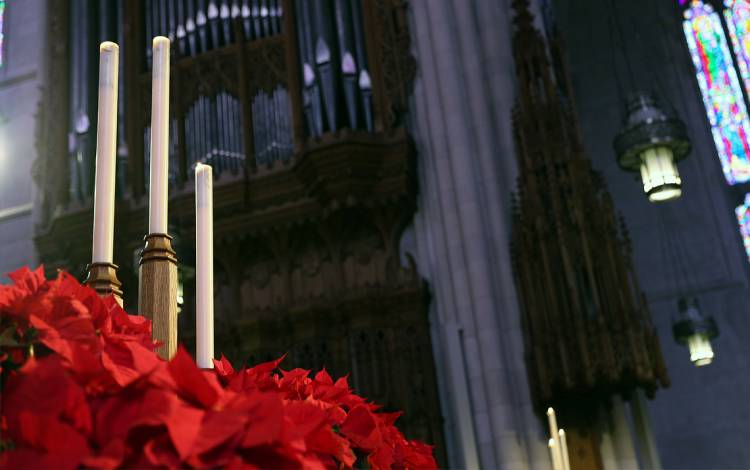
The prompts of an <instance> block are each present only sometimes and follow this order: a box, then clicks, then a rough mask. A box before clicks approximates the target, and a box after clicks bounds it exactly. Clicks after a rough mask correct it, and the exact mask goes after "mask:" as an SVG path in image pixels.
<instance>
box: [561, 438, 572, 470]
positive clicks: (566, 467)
mask: <svg viewBox="0 0 750 470" xmlns="http://www.w3.org/2000/svg"><path fill="white" fill-rule="evenodd" d="M558 436H559V437H560V452H561V453H562V467H563V470H570V456H569V455H568V440H567V438H566V437H565V431H564V430H563V429H560V431H558Z"/></svg>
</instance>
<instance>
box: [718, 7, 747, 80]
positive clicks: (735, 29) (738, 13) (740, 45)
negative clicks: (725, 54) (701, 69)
mask: <svg viewBox="0 0 750 470" xmlns="http://www.w3.org/2000/svg"><path fill="white" fill-rule="evenodd" d="M724 6H725V7H726V9H725V10H724V18H725V19H726V20H727V21H726V23H727V29H728V30H729V37H730V38H731V39H732V47H733V48H734V54H735V56H736V57H737V65H739V69H740V75H741V76H742V81H743V82H745V90H747V91H748V93H750V2H748V0H725V1H724Z"/></svg>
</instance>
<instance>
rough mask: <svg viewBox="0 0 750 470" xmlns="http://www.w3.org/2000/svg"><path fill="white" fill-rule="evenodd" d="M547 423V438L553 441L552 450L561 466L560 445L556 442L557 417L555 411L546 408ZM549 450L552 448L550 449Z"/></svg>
mask: <svg viewBox="0 0 750 470" xmlns="http://www.w3.org/2000/svg"><path fill="white" fill-rule="evenodd" d="M547 421H548V422H549V437H550V439H551V440H553V441H555V447H554V450H555V453H556V456H557V461H558V462H560V465H562V452H561V451H560V444H559V442H558V438H559V436H558V429H557V416H555V410H554V409H552V408H551V407H550V408H547ZM550 449H553V448H552V447H550Z"/></svg>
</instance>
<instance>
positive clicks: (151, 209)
mask: <svg viewBox="0 0 750 470" xmlns="http://www.w3.org/2000/svg"><path fill="white" fill-rule="evenodd" d="M152 71H153V74H152V80H151V181H150V183H149V189H150V194H149V196H150V197H149V204H148V214H149V216H148V231H149V233H167V197H168V196H167V188H168V183H169V180H168V171H169V39H167V38H165V37H163V36H157V37H155V38H154V42H153V65H152Z"/></svg>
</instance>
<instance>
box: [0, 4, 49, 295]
mask: <svg viewBox="0 0 750 470" xmlns="http://www.w3.org/2000/svg"><path fill="white" fill-rule="evenodd" d="M3 26H4V31H3V33H4V36H5V38H4V44H3V48H4V51H3V54H4V63H3V65H2V66H0V282H7V278H6V277H5V276H4V274H5V273H6V272H8V271H12V270H14V269H16V268H18V267H20V266H23V265H27V264H28V265H34V263H35V258H36V256H35V254H34V245H33V240H32V233H33V231H32V224H33V222H32V206H33V200H34V186H33V184H32V179H31V169H32V164H33V162H34V160H35V159H36V149H35V141H34V133H35V129H36V119H35V113H36V110H37V103H38V101H39V96H40V90H39V87H40V79H41V76H42V58H43V55H42V48H43V45H44V40H45V31H44V28H45V1H44V0H9V1H7V2H6V7H5V17H4V25H3ZM62 118H63V117H61V119H62Z"/></svg>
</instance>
